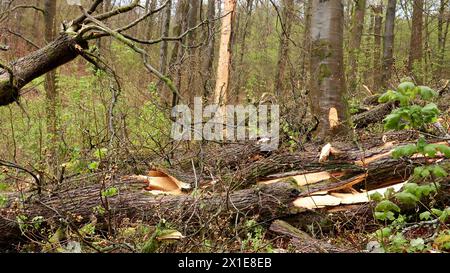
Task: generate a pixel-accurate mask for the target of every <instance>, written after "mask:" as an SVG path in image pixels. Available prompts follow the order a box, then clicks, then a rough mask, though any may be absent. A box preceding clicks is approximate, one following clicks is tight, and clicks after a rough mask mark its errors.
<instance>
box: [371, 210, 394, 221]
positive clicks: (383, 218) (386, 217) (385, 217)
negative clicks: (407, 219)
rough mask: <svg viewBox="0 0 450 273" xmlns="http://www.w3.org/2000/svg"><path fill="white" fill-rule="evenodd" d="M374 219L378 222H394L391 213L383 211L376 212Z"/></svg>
mask: <svg viewBox="0 0 450 273" xmlns="http://www.w3.org/2000/svg"><path fill="white" fill-rule="evenodd" d="M375 218H376V219H377V220H380V221H386V220H391V221H394V220H395V215H394V213H393V212H392V211H383V212H379V211H376V212H375Z"/></svg>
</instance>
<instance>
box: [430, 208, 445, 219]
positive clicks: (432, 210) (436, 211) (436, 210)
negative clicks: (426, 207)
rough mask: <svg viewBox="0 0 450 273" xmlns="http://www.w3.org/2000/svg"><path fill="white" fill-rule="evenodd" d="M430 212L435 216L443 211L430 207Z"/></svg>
mask: <svg viewBox="0 0 450 273" xmlns="http://www.w3.org/2000/svg"><path fill="white" fill-rule="evenodd" d="M431 212H432V213H433V214H434V215H436V216H437V217H439V216H441V215H442V213H443V211H442V210H439V209H431Z"/></svg>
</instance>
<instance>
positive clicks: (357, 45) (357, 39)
mask: <svg viewBox="0 0 450 273" xmlns="http://www.w3.org/2000/svg"><path fill="white" fill-rule="evenodd" d="M365 16H366V0H356V1H355V6H354V11H353V17H352V27H351V31H350V44H349V46H350V50H349V57H348V58H349V61H348V65H349V77H348V79H349V92H350V94H355V91H356V90H357V87H358V60H359V55H360V53H361V40H362V34H363V30H364V18H365Z"/></svg>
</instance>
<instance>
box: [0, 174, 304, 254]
mask: <svg viewBox="0 0 450 273" xmlns="http://www.w3.org/2000/svg"><path fill="white" fill-rule="evenodd" d="M144 186H145V185H144V184H142V183H141V182H139V181H138V182H136V181H135V180H126V179H125V180H121V181H118V182H116V183H113V184H112V185H110V187H115V188H117V190H118V195H117V196H114V197H110V198H108V199H107V201H106V202H105V200H104V198H101V192H102V187H101V185H92V186H87V187H83V188H75V189H67V190H62V191H60V192H58V193H53V194H52V196H49V197H41V198H37V197H35V198H32V200H30V201H28V202H25V203H23V204H22V205H19V203H18V201H17V199H13V198H10V199H11V200H10V201H9V204H8V206H7V207H6V208H3V209H1V210H0V246H1V245H7V244H11V241H14V240H17V239H19V238H20V237H21V230H20V228H19V223H18V222H17V217H18V216H20V215H24V216H26V219H27V220H26V221H25V223H26V222H27V221H28V222H29V223H28V224H32V223H31V222H30V221H31V219H33V218H34V217H37V216H40V217H43V219H45V221H46V222H53V223H54V222H58V221H59V219H61V218H62V219H65V221H67V222H70V223H72V224H73V225H75V226H77V227H81V225H83V224H85V223H86V222H88V221H89V219H90V217H91V216H92V215H96V217H97V219H98V223H107V222H108V221H111V219H110V217H112V218H113V222H114V223H118V222H120V221H121V220H122V219H124V218H129V219H131V220H132V221H135V220H142V221H144V222H146V223H149V224H156V223H158V222H159V220H160V219H162V218H164V219H166V220H167V221H169V222H171V223H174V224H177V223H181V224H183V225H187V222H189V221H190V220H191V221H195V220H192V219H195V218H196V217H193V216H194V215H195V214H198V213H201V214H204V213H210V214H213V215H220V214H227V213H239V214H242V215H245V216H251V215H259V217H261V218H262V219H272V218H278V217H281V216H284V215H288V214H289V213H290V209H291V206H292V202H293V201H294V200H295V199H296V198H297V196H298V195H299V192H298V190H297V189H296V188H297V186H296V185H294V184H290V183H277V184H273V185H262V186H257V187H253V188H251V189H245V190H241V191H236V192H233V193H229V194H227V193H221V194H215V195H212V196H201V197H196V196H193V195H181V196H154V195H151V194H149V192H146V191H144V190H143V187H144ZM105 203H107V205H105ZM22 206H23V207H22ZM98 207H106V212H105V214H104V215H98V213H96V212H95V211H96V208H98ZM22 224H23V223H22ZM193 224H194V225H195V223H193Z"/></svg>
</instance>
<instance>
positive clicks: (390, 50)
mask: <svg viewBox="0 0 450 273" xmlns="http://www.w3.org/2000/svg"><path fill="white" fill-rule="evenodd" d="M396 10H397V0H389V1H388V6H387V10H386V22H385V31H384V45H383V69H382V71H383V77H382V86H383V87H388V85H389V80H390V79H391V74H392V66H393V65H394V29H395V13H396Z"/></svg>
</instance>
